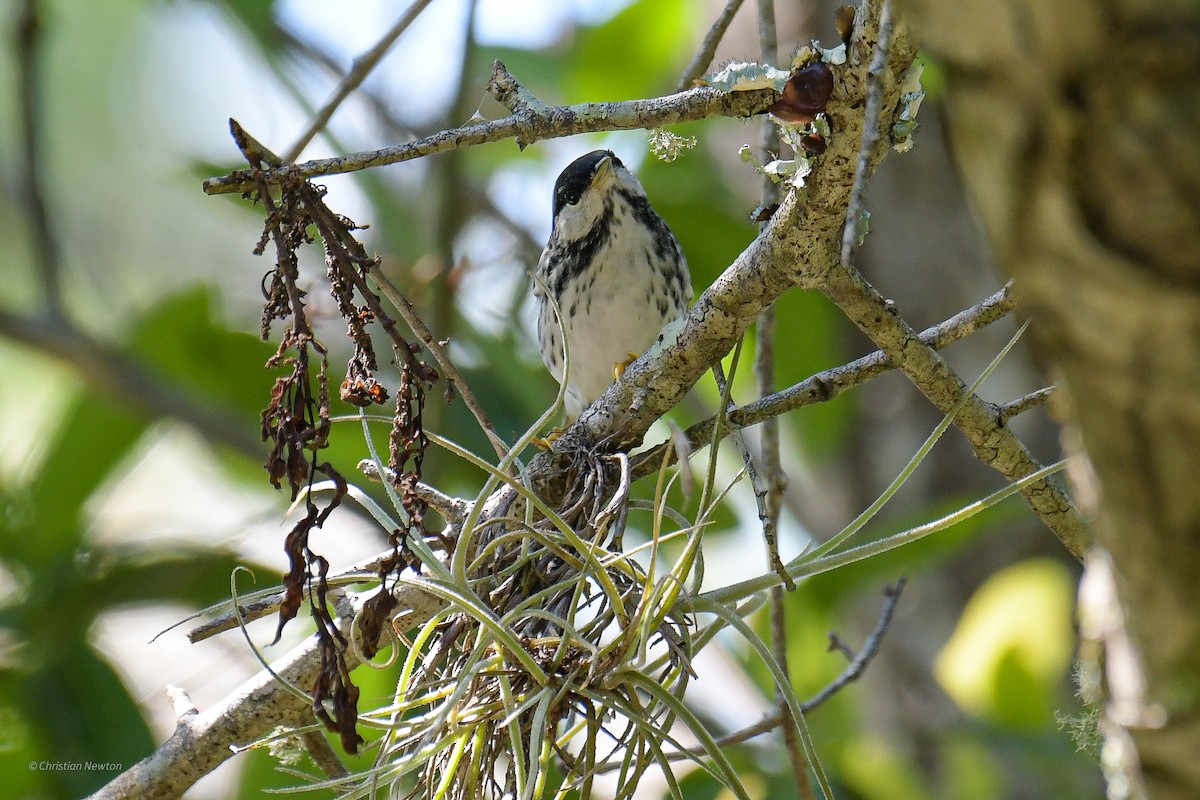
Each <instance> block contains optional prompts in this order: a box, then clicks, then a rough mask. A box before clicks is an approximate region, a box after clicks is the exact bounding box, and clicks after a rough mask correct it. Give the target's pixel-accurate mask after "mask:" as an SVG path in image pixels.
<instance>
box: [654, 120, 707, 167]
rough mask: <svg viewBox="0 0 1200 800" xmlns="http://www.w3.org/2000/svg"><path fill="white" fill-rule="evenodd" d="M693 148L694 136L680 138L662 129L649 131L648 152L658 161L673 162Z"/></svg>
mask: <svg viewBox="0 0 1200 800" xmlns="http://www.w3.org/2000/svg"><path fill="white" fill-rule="evenodd" d="M695 146H696V137H695V136H680V135H679V134H677V133H671V132H670V131H668V130H665V129H663V128H655V129H654V130H652V131H650V152H651V153H653V154H654V156H655V158H657V159H658V160H659V161H667V162H671V161H674V160H675V159H677V158H679V156H680V154H682V153H683V151H684V150H691V149H692V148H693V147H695Z"/></svg>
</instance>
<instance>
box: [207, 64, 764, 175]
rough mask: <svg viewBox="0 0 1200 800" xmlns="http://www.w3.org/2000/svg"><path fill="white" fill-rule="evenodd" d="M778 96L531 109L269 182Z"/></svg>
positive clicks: (322, 162)
mask: <svg viewBox="0 0 1200 800" xmlns="http://www.w3.org/2000/svg"><path fill="white" fill-rule="evenodd" d="M497 76H507V77H508V78H509V79H510V80H513V82H515V79H513V78H512V76H511V75H509V73H508V70H507V69H505V67H504V65H503V64H502V63H500V62H499V61H497V62H495V64H494V65H493V81H494V80H496V79H497ZM777 96H778V95H777V94H776V93H775V91H774V90H772V89H757V90H752V91H745V92H725V91H721V90H719V89H714V88H712V87H710V86H697V87H695V88H693V89H688V90H687V91H684V92H678V93H676V94H672V95H667V96H666V97H656V98H651V99H647V100H629V101H626V102H622V103H581V104H579V105H574V106H542V105H540V104H537V105H530V106H528V107H526V108H524V109H522V110H521V111H519V112H517V113H514V114H511V115H509V116H507V117H504V118H502V119H498V120H491V121H486V122H474V123H470V124H468V125H463V126H462V127H459V128H454V129H452V130H447V131H441V132H439V133H435V134H433V135H432V136H427V137H424V138H422V139H418V140H417V141H415V142H408V143H406V144H402V145H396V146H394V147H385V148H382V149H380V150H371V151H367V152H363V153H352V154H349V155H344V156H337V157H335V158H321V159H316V160H313V161H305V162H304V163H301V164H287V165H283V166H281V167H279V168H277V169H272V170H268V171H267V172H265V173H264V178H265V179H266V181H267V182H268V183H269V184H272V185H276V184H280V183H284V182H286V181H289V180H293V179H308V178H315V177H317V176H319V175H337V174H342V173H346V172H356V171H358V170H363V169H368V168H370V167H381V166H385V165H387V164H396V163H399V162H401V161H411V160H412V159H415V158H421V157H423V156H429V155H434V154H436V153H447V152H450V151H451V150H459V149H462V148H464V147H471V146H473V145H478V144H484V143H486V142H498V141H501V140H504V139H513V138H515V139H518V141H519V142H521V143H522V144H523V145H528V144H531V143H533V142H536V141H539V140H541V139H554V138H559V137H563V136H573V135H575V134H577V133H589V132H596V131H616V130H632V129H635V128H661V127H662V126H664V125H673V124H675V123H678V122H690V121H693V120H699V119H705V118H707V117H749V116H753V115H754V114H759V113H762V112H763V111H766V109H767V108H768V107H769V106H770V105H771V104H772V103H774V102H775V98H776V97H777ZM203 188H204V191H205V192H206V193H207V194H230V193H245V192H248V191H251V190H253V189H254V188H255V185H254V182H253V180H252V178H251V175H250V172H249V170H244V169H239V170H234V171H233V172H231V173H229V174H228V175H224V176H222V177H219V178H209V179H208V180H206V181H204V185H203Z"/></svg>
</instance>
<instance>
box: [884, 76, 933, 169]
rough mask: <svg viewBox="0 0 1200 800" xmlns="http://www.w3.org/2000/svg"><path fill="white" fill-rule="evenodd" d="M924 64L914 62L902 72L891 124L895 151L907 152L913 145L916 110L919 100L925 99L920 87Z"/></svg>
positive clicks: (918, 107) (918, 106) (919, 106)
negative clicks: (895, 109) (898, 96)
mask: <svg viewBox="0 0 1200 800" xmlns="http://www.w3.org/2000/svg"><path fill="white" fill-rule="evenodd" d="M923 69H924V66H923V65H922V64H921V63H920V62H916V63H914V64H913V65H912V66H911V67H909V68H908V71H907V72H905V73H904V79H903V81H901V84H900V104H899V109H900V111H899V113H897V114H896V121H895V122H894V123H893V124H892V129H891V137H892V147H894V148H895V149H896V152H897V153H907V152H908V151H909V150H911V149H912V147H913V134H914V133H916V130H917V112H918V111H919V110H920V109H921V101H922V100H924V99H925V90H924V89H922V88H921V71H922V70H923Z"/></svg>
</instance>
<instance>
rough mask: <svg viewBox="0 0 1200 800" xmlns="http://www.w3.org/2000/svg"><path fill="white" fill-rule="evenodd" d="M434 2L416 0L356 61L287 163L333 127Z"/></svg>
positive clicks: (286, 155) (285, 158) (290, 151)
mask: <svg viewBox="0 0 1200 800" xmlns="http://www.w3.org/2000/svg"><path fill="white" fill-rule="evenodd" d="M430 2H432V0H413V4H412V5H410V6H409V7H408V8H407V9H405V10H404V13H403V14H401V15H400V18H399V19H397V20H396V22H395V24H393V25H392V27H391V29H390V30H388V32H387V33H385V34H384V35H383V37H382V38H381V39H380V40H379V41H378V42H376V43H375V46H374V47H372V48H371V49H370V50H368V51H367V52H365V53H363V54H362V55H361V56H359V57H358V58H356V59H354V63H353V64H352V65H351V67H350V71H349V72H347V73H346V77H344V78H343V79H342V82H341V83H339V84H338V87H337V89H335V90H334V92H333V95H332V96H331V97H330V98H329V100H327V101H326V102H325V105H324V106H322V107H321V109H320V110H319V111H318V112H317V113H316V115H315V116H313V118H312V120H311V121H310V122H309V123H308V127H307V128H305V129H304V132H303V133H301V134H300V136H298V137H297V138H296V142H295V143H294V144H293V145H292V146H291V147H289V148H288V149H287V152H285V153H284V155H283V162H284V163H291V162H292V161H295V160H296V159H297V158H298V157H299V156H300V153H301V152H302V151H303V150H304V148H305V147H307V146H308V143H309V142H311V141H312V140H313V137H314V136H316V135H317V134H318V133H319V132H320V131H321V129H323V128H324V127H325V126H326V125H327V124H328V123H329V120H330V118H331V117H333V112H334V111H336V110H337V109H338V106H340V105H341V104H342V102H343V101H344V100H345V99H346V98H347V97H349V96H350V95H351V94H352V93H353V92H354V90H355V89H357V88H358V87H359V85H360V84H361V83H362V82H363V81H364V80H366V78H367V76H368V75H370V74H371V70H373V69H375V67H376V66H377V65H378V64H379V62H380V61H381V60H383V57H384V56H385V55H387V52H388V50H390V49H391V48H392V45H394V44H395V43H396V40H397V39H399V38H400V34H402V33H404V31H405V30H406V29H407V28H408V26H409V25H411V24H412V23H413V22H414V21H415V20H416V18H417V17H418V16H420V15H421V12H422V11H424V10H425V8H426V6H428V5H429V4H430Z"/></svg>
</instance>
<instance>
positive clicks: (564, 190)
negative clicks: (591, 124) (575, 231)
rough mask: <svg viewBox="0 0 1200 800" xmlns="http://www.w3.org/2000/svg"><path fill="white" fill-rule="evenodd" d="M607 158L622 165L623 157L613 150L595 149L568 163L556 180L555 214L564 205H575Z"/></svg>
mask: <svg viewBox="0 0 1200 800" xmlns="http://www.w3.org/2000/svg"><path fill="white" fill-rule="evenodd" d="M605 158H611V159H612V164H613V166H614V167H619V166H621V159H619V158H617V156H616V154H615V153H613V151H612V150H593V151H592V152H590V153H587V154H586V155H582V156H580V157H579V158H577V159H575V160H574V161H572V162H571V163H570V164H568V165H567V167H566V169H564V170H563V171H562V172H561V173H560V174H559V176H558V180H557V181H555V182H554V216H555V217H557V216H558V212H559V211H562V209H563V206H567V205H575V204H576V203H578V202H579V198H580V197H582V196H583V193H584V191H586V190H587V188H588V186H590V185H591V183H592V178H593V177H594V176H595V175H596V168H597V167H598V166H599V165H600V162H601V161H603V160H604V159H605Z"/></svg>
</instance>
